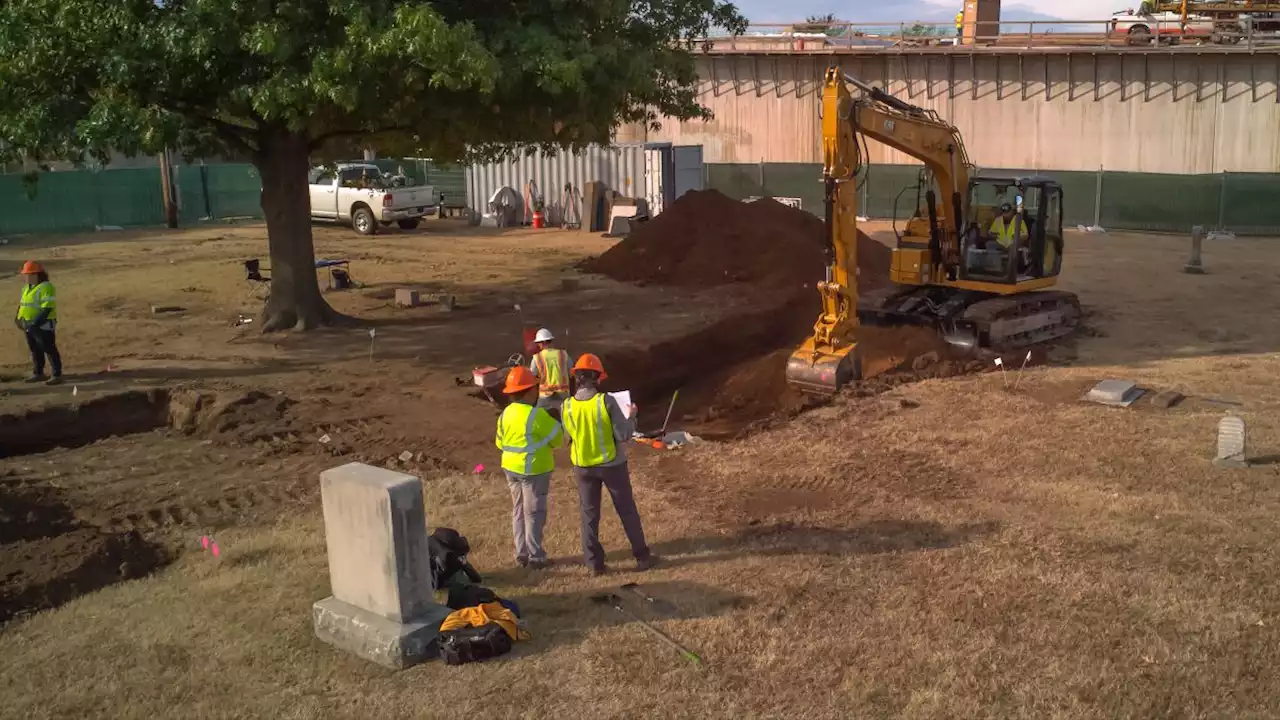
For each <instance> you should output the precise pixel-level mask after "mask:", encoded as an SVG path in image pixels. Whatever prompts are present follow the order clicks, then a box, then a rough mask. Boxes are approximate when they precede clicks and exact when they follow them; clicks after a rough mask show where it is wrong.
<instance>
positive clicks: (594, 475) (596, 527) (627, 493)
mask: <svg viewBox="0 0 1280 720" xmlns="http://www.w3.org/2000/svg"><path fill="white" fill-rule="evenodd" d="M573 475H574V477H575V478H577V480H578V500H579V503H580V505H581V508H580V509H581V513H582V555H583V558H584V559H585V560H586V562H587V566H588V567H593V568H602V567H604V548H602V547H601V546H600V499H601V492H600V488H601V487H602V486H603V487H606V488H608V489H609V496H610V497H612V498H613V509H614V511H615V512H617V513H618V519H619V520H621V521H622V531H623V532H625V533H626V534H627V541H628V542H630V543H631V554H632V556H634V557H635V559H636V560H647V559H648V558H649V546H648V545H647V544H646V543H645V541H644V527H642V526H641V524H640V511H639V510H637V509H636V501H635V498H634V497H632V495H631V473H630V471H628V470H627V465H626V463H623V464H622V465H613V466H609V467H593V468H580V467H575V468H574V469H573Z"/></svg>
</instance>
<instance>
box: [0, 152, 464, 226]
mask: <svg viewBox="0 0 1280 720" xmlns="http://www.w3.org/2000/svg"><path fill="white" fill-rule="evenodd" d="M377 163H378V165H379V166H380V167H382V168H383V169H385V170H396V169H398V168H403V169H404V171H405V174H406V175H408V176H409V177H411V178H413V179H414V181H415V184H431V185H434V186H435V188H436V190H437V191H438V192H441V193H444V195H445V198H446V201H447V202H454V198H455V197H456V202H457V204H462V203H463V202H465V195H466V181H465V179H464V177H463V171H462V168H461V167H456V166H452V167H450V166H436V165H434V164H433V163H431V162H429V161H426V160H421V159H406V160H379V161H377ZM173 181H174V184H175V188H176V195H177V199H178V218H179V224H180V225H183V226H187V227H189V226H192V225H195V224H198V223H200V222H206V221H211V220H230V219H238V218H245V219H261V218H262V207H261V205H260V192H261V188H262V184H261V180H260V179H259V176H258V171H257V169H256V168H255V167H254V166H253V165H250V164H247V163H217V164H190V165H187V164H184V165H177V166H175V167H174V168H173ZM163 200H164V198H163V195H162V193H161V189H160V168H159V167H153V168H116V169H112V168H110V167H108V168H106V169H101V170H90V169H85V170H59V171H52V172H42V173H39V175H38V177H36V179H35V182H34V183H33V182H31V181H30V179H29V178H28V177H27V176H26V175H23V174H21V173H5V174H0V236H3V235H18V234H26V233H60V232H80V231H84V230H93V229H94V228H97V227H112V226H114V227H146V226H155V225H163V224H164V202H163Z"/></svg>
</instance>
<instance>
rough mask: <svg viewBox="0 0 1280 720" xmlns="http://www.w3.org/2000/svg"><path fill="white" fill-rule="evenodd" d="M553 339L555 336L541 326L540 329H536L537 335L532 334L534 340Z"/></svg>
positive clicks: (544, 340)
mask: <svg viewBox="0 0 1280 720" xmlns="http://www.w3.org/2000/svg"><path fill="white" fill-rule="evenodd" d="M555 339H556V336H555V335H552V334H551V331H550V330H548V329H546V328H542V329H541V330H539V331H538V334H537V335H534V336H533V341H534V342H550V341H551V340H555Z"/></svg>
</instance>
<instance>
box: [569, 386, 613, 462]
mask: <svg viewBox="0 0 1280 720" xmlns="http://www.w3.org/2000/svg"><path fill="white" fill-rule="evenodd" d="M604 399H605V394H604V393H597V394H596V396H595V397H593V398H591V399H590V400H574V399H572V398H570V399H568V400H565V401H564V411H563V412H562V413H561V414H560V415H561V418H562V419H563V420H564V429H565V432H567V433H569V438H570V439H572V440H573V445H572V446H571V447H570V448H569V459H570V460H571V461H573V464H574V466H575V467H580V468H589V467H596V466H597V465H603V464H605V463H607V462H612V461H613V459H614V458H616V457H618V446H617V444H616V443H615V442H614V440H613V421H612V420H610V419H609V409H608V407H607V406H606V405H605V401H604Z"/></svg>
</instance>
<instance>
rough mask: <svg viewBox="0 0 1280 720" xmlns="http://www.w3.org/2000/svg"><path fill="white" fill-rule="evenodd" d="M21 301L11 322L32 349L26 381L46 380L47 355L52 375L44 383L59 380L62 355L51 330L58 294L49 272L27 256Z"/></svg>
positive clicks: (52, 329) (55, 382)
mask: <svg viewBox="0 0 1280 720" xmlns="http://www.w3.org/2000/svg"><path fill="white" fill-rule="evenodd" d="M22 279H23V280H24V281H26V285H25V286H24V287H23V288H22V302H21V304H19V305H18V314H17V316H15V317H14V319H13V323H14V325H16V326H17V327H18V329H19V330H21V331H22V332H23V334H24V335H25V336H26V338H27V349H28V350H30V351H31V377H30V378H27V382H31V383H34V382H45V377H44V364H45V357H46V356H47V357H48V359H49V364H50V366H51V368H50V369H51V370H52V371H53V376H52V377H51V378H49V381H48V383H47V384H49V385H59V384H61V383H62V355H61V354H59V353H58V344H57V339H56V337H55V335H54V330H55V328H56V327H57V324H58V296H57V294H56V292H55V291H54V288H53V283H51V282H49V273H47V272H45V269H44V267H43V266H41V265H40V263H38V262H35V261H31V260H28V261H27V262H26V264H24V265H23V266H22Z"/></svg>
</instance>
